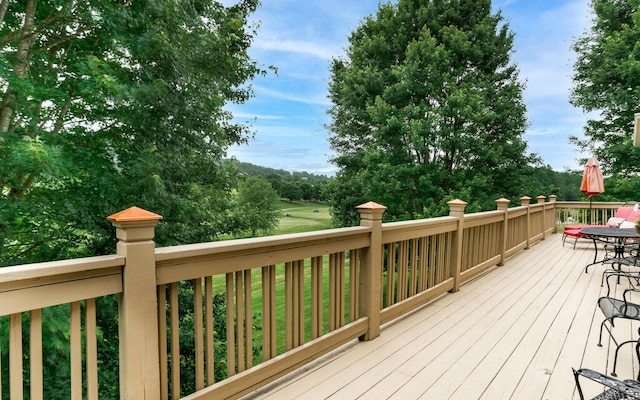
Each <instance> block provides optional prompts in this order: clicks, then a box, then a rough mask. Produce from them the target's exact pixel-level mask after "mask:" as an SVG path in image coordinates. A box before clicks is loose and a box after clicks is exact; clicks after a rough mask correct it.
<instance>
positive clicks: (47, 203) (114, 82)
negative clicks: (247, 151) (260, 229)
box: [0, 0, 265, 265]
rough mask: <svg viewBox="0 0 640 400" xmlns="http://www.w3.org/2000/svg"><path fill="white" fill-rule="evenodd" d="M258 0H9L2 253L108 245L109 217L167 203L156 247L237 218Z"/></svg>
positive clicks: (39, 254)
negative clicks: (243, 109)
mask: <svg viewBox="0 0 640 400" xmlns="http://www.w3.org/2000/svg"><path fill="white" fill-rule="evenodd" d="M257 3H258V2H257V0H244V1H241V2H239V3H238V4H237V5H234V6H232V7H224V6H222V5H221V4H220V3H219V2H216V1H212V0H206V1H185V2H177V3H176V2H174V1H168V0H160V1H136V2H112V1H98V0H96V1H86V2H67V3H64V2H63V3H61V2H58V1H54V0H45V1H38V2H36V1H35V0H28V1H23V2H9V5H8V9H7V12H6V14H3V18H4V19H3V20H2V21H0V22H2V24H0V43H1V44H2V47H3V52H2V54H0V88H1V90H2V93H1V94H0V97H1V98H0V159H2V160H3V163H2V164H1V165H0V232H1V233H0V257H1V259H0V265H9V264H17V263H24V262H32V261H42V260H53V259H60V258H70V257H79V256H86V255H96V254H105V253H110V252H112V251H113V249H114V245H115V242H114V235H113V228H112V227H111V226H110V224H109V223H108V222H107V221H106V220H105V218H106V217H107V216H108V215H110V214H112V213H114V212H117V211H120V210H123V209H125V208H128V207H130V206H132V205H136V206H139V207H142V208H145V209H148V210H150V211H154V212H157V213H159V214H162V215H163V217H164V218H163V222H162V223H161V224H160V225H159V226H158V230H157V235H156V239H157V242H158V243H159V244H160V245H172V244H181V243H188V242H195V241H207V240H213V239H215V238H216V237H217V236H219V235H220V234H228V233H229V232H230V229H232V228H233V226H232V221H233V220H232V215H231V214H230V213H229V212H228V210H229V209H230V208H231V201H232V196H231V191H232V189H233V188H235V186H236V180H237V176H238V172H237V170H236V169H235V166H234V162H233V161H225V160H224V158H225V155H226V150H227V148H228V147H229V146H230V145H232V144H235V143H241V142H244V141H246V140H247V138H248V137H249V131H248V128H247V127H246V126H244V125H238V124H235V123H233V122H232V116H231V114H230V113H229V112H228V111H227V110H226V109H225V104H226V103H228V102H237V103H241V102H244V101H245V100H247V99H248V98H249V96H250V95H251V87H250V86H249V85H247V84H246V82H247V80H250V79H251V78H253V77H254V76H255V75H257V74H264V73H265V71H264V70H263V69H261V68H260V67H258V66H257V64H256V62H255V61H253V60H251V59H250V58H249V56H248V54H247V48H248V47H249V45H250V43H251V40H252V39H253V35H254V33H255V32H254V31H253V27H251V26H249V25H248V23H247V20H248V17H249V15H250V14H251V13H252V12H253V11H255V8H256V7H257Z"/></svg>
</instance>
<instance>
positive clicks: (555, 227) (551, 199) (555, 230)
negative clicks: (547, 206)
mask: <svg viewBox="0 0 640 400" xmlns="http://www.w3.org/2000/svg"><path fill="white" fill-rule="evenodd" d="M557 198H558V196H556V195H555V194H552V195H550V196H549V203H551V205H552V206H553V232H552V234H553V233H558V225H557V223H556V222H557V221H558V220H560V215H559V213H558V207H557V205H556V200H557ZM549 226H551V224H549Z"/></svg>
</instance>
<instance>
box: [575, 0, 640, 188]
mask: <svg viewBox="0 0 640 400" xmlns="http://www.w3.org/2000/svg"><path fill="white" fill-rule="evenodd" d="M591 6H592V8H593V14H594V19H593V26H592V27H591V29H590V31H588V32H586V33H585V34H584V35H583V36H581V37H580V38H578V39H577V40H576V41H575V43H574V45H573V49H574V50H575V51H576V53H577V60H576V63H575V65H574V76H573V81H574V87H573V90H572V95H571V102H572V104H574V105H575V106H578V107H582V109H583V110H584V111H585V112H589V113H592V114H591V115H595V117H593V118H592V119H590V120H589V121H588V122H587V125H586V127H585V131H584V133H585V138H584V139H578V138H576V137H574V138H572V141H573V143H575V144H576V145H578V147H579V148H580V149H581V150H583V151H588V152H589V154H593V155H595V156H596V157H597V158H598V159H599V160H600V161H601V166H602V168H603V170H604V171H605V173H608V174H609V173H611V174H622V175H626V176H630V175H635V174H637V173H638V172H640V149H638V148H636V147H633V144H632V132H633V117H634V113H637V112H640V109H639V108H638V105H639V104H640V73H639V72H640V46H639V45H638V43H640V7H639V6H640V2H638V1H637V0H618V1H611V0H592V1H591Z"/></svg>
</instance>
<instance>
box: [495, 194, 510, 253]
mask: <svg viewBox="0 0 640 400" xmlns="http://www.w3.org/2000/svg"><path fill="white" fill-rule="evenodd" d="M496 203H497V204H498V211H502V212H503V213H504V220H503V222H502V246H501V249H500V262H499V263H498V265H504V261H505V259H506V256H507V238H508V237H509V213H508V209H509V203H511V200H509V199H505V198H504V197H503V198H501V199H498V200H496Z"/></svg>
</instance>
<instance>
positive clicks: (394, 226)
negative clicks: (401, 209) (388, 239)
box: [382, 216, 458, 231]
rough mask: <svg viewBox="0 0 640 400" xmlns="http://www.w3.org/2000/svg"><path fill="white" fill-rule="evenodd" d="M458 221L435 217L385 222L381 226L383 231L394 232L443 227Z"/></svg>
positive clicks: (453, 218) (447, 217) (452, 218)
mask: <svg viewBox="0 0 640 400" xmlns="http://www.w3.org/2000/svg"><path fill="white" fill-rule="evenodd" d="M457 220H458V219H457V218H455V217H449V216H445V217H436V218H429V219H417V220H412V221H398V222H385V223H384V224H382V229H383V230H384V231H394V230H399V229H415V228H421V227H424V226H443V225H448V224H451V223H455V222H456V221H457Z"/></svg>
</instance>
